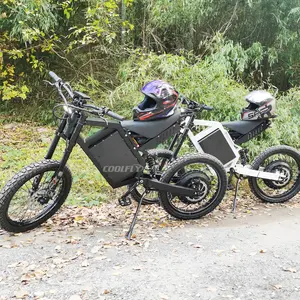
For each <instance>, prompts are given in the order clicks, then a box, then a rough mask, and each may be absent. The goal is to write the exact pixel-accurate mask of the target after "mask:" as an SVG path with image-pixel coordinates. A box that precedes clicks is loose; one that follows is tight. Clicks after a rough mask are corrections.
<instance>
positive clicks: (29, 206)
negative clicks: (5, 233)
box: [7, 170, 64, 226]
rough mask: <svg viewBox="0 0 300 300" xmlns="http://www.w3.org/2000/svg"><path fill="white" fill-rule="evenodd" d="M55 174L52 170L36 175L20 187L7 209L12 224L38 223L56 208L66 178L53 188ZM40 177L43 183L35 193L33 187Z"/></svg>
mask: <svg viewBox="0 0 300 300" xmlns="http://www.w3.org/2000/svg"><path fill="white" fill-rule="evenodd" d="M54 174H55V171H52V170H51V171H46V172H43V173H40V174H37V175H34V176H33V177H32V178H30V179H28V180H27V181H26V182H25V183H23V184H22V185H21V186H20V188H19V189H18V190H17V192H16V193H15V194H14V196H13V197H12V199H11V201H10V203H9V206H8V209H7V218H8V220H9V222H10V223H11V224H13V225H20V226H26V225H29V224H32V223H35V222H38V221H39V220H40V219H42V218H43V217H44V216H45V215H47V214H48V213H49V212H50V211H51V210H52V209H53V208H54V207H55V206H56V204H57V202H58V200H59V196H60V195H61V192H62V191H63V189H64V178H61V180H60V181H59V182H58V183H56V184H55V187H53V177H54ZM38 176H42V177H41V181H40V183H39V186H38V188H37V189H36V190H34V191H33V189H32V185H33V182H34V180H35V178H37V177H38ZM51 186H52V187H53V188H52V189H51Z"/></svg>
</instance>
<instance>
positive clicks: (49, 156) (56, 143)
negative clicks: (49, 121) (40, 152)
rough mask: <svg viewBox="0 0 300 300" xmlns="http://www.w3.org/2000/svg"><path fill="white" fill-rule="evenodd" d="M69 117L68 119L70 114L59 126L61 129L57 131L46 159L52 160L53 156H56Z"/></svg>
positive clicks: (66, 115) (64, 117)
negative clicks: (55, 152)
mask: <svg viewBox="0 0 300 300" xmlns="http://www.w3.org/2000/svg"><path fill="white" fill-rule="evenodd" d="M67 117H68V114H67V113H65V114H64V116H63V120H62V121H61V122H60V124H59V127H58V128H57V129H56V131H55V136H54V139H53V140H52V142H51V145H50V147H49V149H48V152H47V154H46V156H45V159H51V158H52V156H53V154H54V151H55V150H56V147H57V145H58V142H59V140H60V138H61V134H62V132H63V130H64V128H65V126H66V124H67Z"/></svg>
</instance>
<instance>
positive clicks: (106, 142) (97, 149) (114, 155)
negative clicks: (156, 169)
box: [90, 131, 144, 185]
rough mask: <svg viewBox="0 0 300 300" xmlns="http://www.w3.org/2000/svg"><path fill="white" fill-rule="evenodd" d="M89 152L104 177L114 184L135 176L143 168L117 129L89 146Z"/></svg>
mask: <svg viewBox="0 0 300 300" xmlns="http://www.w3.org/2000/svg"><path fill="white" fill-rule="evenodd" d="M90 154H91V155H92V156H93V157H94V158H95V159H96V160H97V162H98V163H99V165H100V166H101V173H102V175H103V176H104V177H105V179H106V180H107V181H108V182H112V183H113V184H114V185H115V184H118V183H120V182H122V181H125V180H127V179H130V178H133V177H135V176H136V174H137V173H139V172H140V171H143V169H144V167H143V166H142V165H141V164H140V163H139V161H138V159H137V158H136V156H134V154H133V153H132V152H131V150H130V149H129V147H128V146H127V145H126V143H125V142H124V140H123V139H122V137H121V136H120V134H119V132H118V131H115V132H114V133H112V134H110V135H109V136H108V137H106V138H104V139H103V140H102V141H100V142H99V143H97V144H95V145H94V146H93V147H91V148H90Z"/></svg>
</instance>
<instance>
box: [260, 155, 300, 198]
mask: <svg viewBox="0 0 300 300" xmlns="http://www.w3.org/2000/svg"><path fill="white" fill-rule="evenodd" d="M258 169H259V170H262V171H265V172H272V173H276V172H277V173H278V172H279V173H280V174H282V175H283V178H282V179H281V180H278V181H275V180H269V179H261V178H257V179H256V180H255V183H256V186H257V189H258V191H259V193H261V194H262V195H264V196H265V197H269V198H274V199H276V198H281V197H285V196H286V195H288V194H290V193H292V192H293V191H294V190H295V189H296V188H297V186H298V184H299V183H300V182H299V181H300V177H299V171H300V162H299V160H298V159H296V158H295V157H294V156H293V155H291V154H288V153H275V154H272V155H270V156H268V157H266V158H265V159H264V160H263V161H262V162H261V163H260V164H259V166H258Z"/></svg>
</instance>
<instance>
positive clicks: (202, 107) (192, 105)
mask: <svg viewBox="0 0 300 300" xmlns="http://www.w3.org/2000/svg"><path fill="white" fill-rule="evenodd" d="M180 100H181V103H182V104H186V105H187V106H188V109H190V110H192V111H202V110H207V111H211V110H213V109H214V108H213V107H212V106H208V105H206V104H199V103H198V102H196V101H193V100H190V99H188V98H187V97H185V96H183V95H180Z"/></svg>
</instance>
